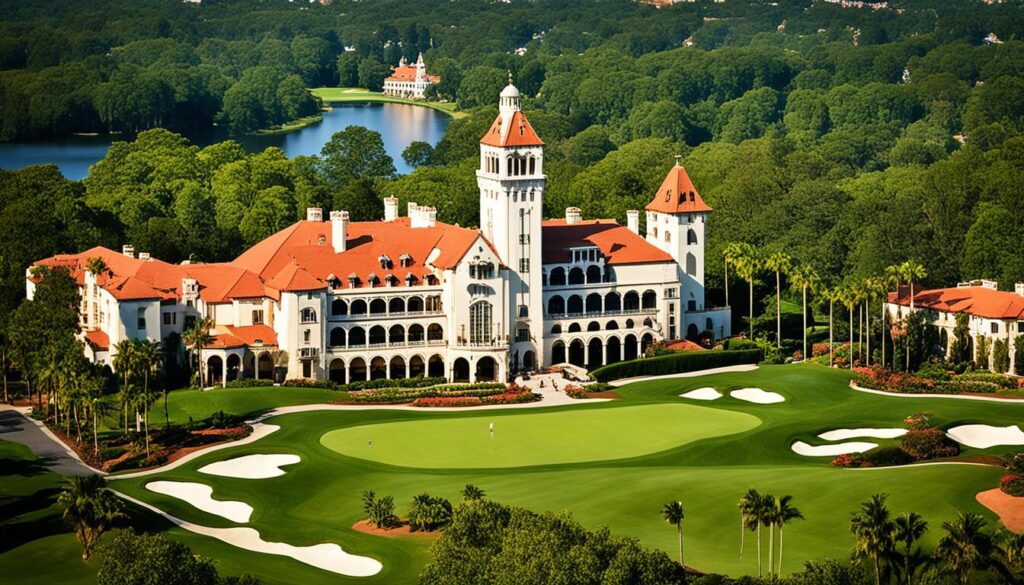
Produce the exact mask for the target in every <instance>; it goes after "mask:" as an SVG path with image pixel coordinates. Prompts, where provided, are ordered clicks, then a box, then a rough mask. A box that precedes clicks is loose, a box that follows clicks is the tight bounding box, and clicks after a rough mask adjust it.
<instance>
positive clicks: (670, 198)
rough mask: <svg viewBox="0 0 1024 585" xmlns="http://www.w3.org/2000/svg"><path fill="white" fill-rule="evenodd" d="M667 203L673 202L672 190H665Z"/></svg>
mask: <svg viewBox="0 0 1024 585" xmlns="http://www.w3.org/2000/svg"><path fill="white" fill-rule="evenodd" d="M665 201H672V189H666V190H665Z"/></svg>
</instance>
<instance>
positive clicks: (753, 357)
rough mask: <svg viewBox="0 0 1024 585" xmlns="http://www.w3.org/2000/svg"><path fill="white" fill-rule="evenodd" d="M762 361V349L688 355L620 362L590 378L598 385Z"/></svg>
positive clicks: (681, 354)
mask: <svg viewBox="0 0 1024 585" xmlns="http://www.w3.org/2000/svg"><path fill="white" fill-rule="evenodd" d="M759 361H761V350H759V349H746V350H735V351H733V350H726V351H701V352H686V353H676V354H672V355H664V356H659V357H654V358H646V359H639V360H632V361H628V362H619V363H617V364H611V365H608V366H604V367H601V368H598V369H596V370H594V371H593V372H591V373H590V375H591V377H592V378H594V379H595V380H597V381H598V382H608V381H609V380H618V379H620V378H631V377H633V376H659V375H663V374H678V373H680V372H693V371H696V370H705V369H709V368H721V367H725V366H735V365H739V364H756V363H757V362H759Z"/></svg>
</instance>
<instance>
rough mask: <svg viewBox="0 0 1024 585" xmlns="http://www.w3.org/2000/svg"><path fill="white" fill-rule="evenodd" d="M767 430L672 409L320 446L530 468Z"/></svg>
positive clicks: (535, 419)
mask: <svg viewBox="0 0 1024 585" xmlns="http://www.w3.org/2000/svg"><path fill="white" fill-rule="evenodd" d="M492 423H493V424H494V434H493V436H492V435H491V433H490V431H489V429H490V425H491V424H492ZM760 423H761V421H760V419H758V418H757V417H755V416H752V415H749V414H744V413H740V412H732V411H728V410H714V409H710V408H704V407H701V406H691V405H687V404H669V405H657V406H656V405H646V406H631V407H626V408H617V409H607V408H603V409H596V410H571V411H569V410H563V411H561V412H547V413H524V414H515V415H506V416H486V415H485V416H476V417H469V418H455V419H445V418H435V419H431V420H422V421H421V420H417V421H403V422H395V423H384V424H377V425H361V426H356V427H349V428H344V429H338V430H336V431H331V432H329V433H326V434H324V436H323V437H321V439H320V442H321V443H322V444H323V445H324V446H325V447H327V448H328V449H331V450H332V451H337V452H338V453H341V454H343V455H348V456H349V457H356V458H359V459H368V460H371V461H376V462H378V463H386V464H389V465H398V466H402V467H419V468H432V469H445V468H451V469H458V468H493V467H526V466H532V465H552V464H559V463H576V462H581V461H601V460H608V459H625V458H627V457H637V456H640V455H647V454H650V453H657V452H658V451H664V450H666V449H671V448H672V447H677V446H680V445H685V444H687V443H691V442H693V441H697V440H700V439H706V438H710V437H720V436H722V435H731V434H733V433H740V432H743V431H748V430H750V429H752V428H754V427H756V426H758V425H759V424H760ZM371 441H372V446H371Z"/></svg>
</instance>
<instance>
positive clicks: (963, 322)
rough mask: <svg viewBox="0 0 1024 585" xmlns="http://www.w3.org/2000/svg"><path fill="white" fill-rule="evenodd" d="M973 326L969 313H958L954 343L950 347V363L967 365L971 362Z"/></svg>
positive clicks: (954, 330) (954, 329) (954, 328)
mask: <svg viewBox="0 0 1024 585" xmlns="http://www.w3.org/2000/svg"><path fill="white" fill-rule="evenodd" d="M970 335H971V324H970V318H969V317H968V316H967V313H957V316H956V326H955V327H953V342H952V343H951V344H950V345H949V361H950V362H952V363H953V364H966V363H967V362H969V361H971V345H970V344H971V338H970Z"/></svg>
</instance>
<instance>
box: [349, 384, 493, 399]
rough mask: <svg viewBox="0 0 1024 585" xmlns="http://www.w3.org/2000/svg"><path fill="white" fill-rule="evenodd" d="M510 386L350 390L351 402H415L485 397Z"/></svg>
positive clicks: (482, 385) (459, 385)
mask: <svg viewBox="0 0 1024 585" xmlns="http://www.w3.org/2000/svg"><path fill="white" fill-rule="evenodd" d="M506 391H508V388H507V387H506V386H505V385H504V384H501V383H487V384H445V385H441V386H431V387H429V388H379V389H375V390H363V391H361V392H350V393H349V395H348V396H349V398H348V400H349V402H367V403H374V404H384V403H386V404H400V403H404V402H414V401H416V400H419V399H420V398H436V397H448V398H456V397H460V398H470V397H472V398H483V397H486V396H493V395H495V394H502V393H504V392H506Z"/></svg>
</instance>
